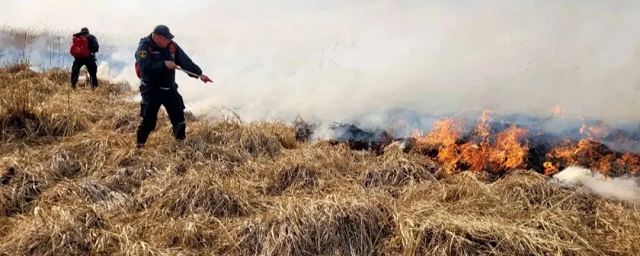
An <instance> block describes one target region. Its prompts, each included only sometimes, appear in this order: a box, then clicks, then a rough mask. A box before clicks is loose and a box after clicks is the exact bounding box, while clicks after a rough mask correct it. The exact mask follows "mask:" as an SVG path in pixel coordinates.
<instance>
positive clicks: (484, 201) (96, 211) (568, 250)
mask: <svg viewBox="0 0 640 256" xmlns="http://www.w3.org/2000/svg"><path fill="white" fill-rule="evenodd" d="M67 77H68V73H66V72H64V71H59V70H58V71H48V72H46V73H44V74H40V73H36V72H32V71H30V70H29V69H28V68H27V66H26V65H24V64H23V65H14V66H9V67H5V68H3V69H0V89H1V90H2V91H3V97H2V99H1V101H0V143H2V147H1V148H0V152H1V154H2V155H1V158H0V175H2V176H1V178H2V179H1V182H2V183H1V185H0V196H1V198H2V200H1V201H0V254H2V253H4V254H6V255H425V254H426V255H637V254H638V253H639V252H640V244H639V243H638V241H640V225H638V223H640V213H638V211H637V209H635V208H634V207H635V206H634V205H629V204H625V203H620V202H616V201H611V200H608V199H604V198H599V197H597V196H594V195H592V194H589V193H586V192H585V191H582V190H580V189H565V188H560V187H557V186H554V185H553V184H551V183H549V182H547V180H546V177H545V176H543V175H539V174H537V173H533V172H529V171H516V172H511V173H510V174H509V175H507V176H506V177H504V178H502V179H499V180H498V181H495V182H490V180H491V178H487V177H486V176H483V173H472V172H462V173H459V174H455V175H448V174H446V173H445V172H443V170H442V169H443V168H442V167H441V166H440V165H439V164H437V163H436V162H434V161H432V160H430V159H429V158H428V157H425V156H424V155H421V154H420V153H418V152H403V151H401V150H393V149H389V150H386V152H385V153H384V154H383V155H380V156H376V154H374V153H370V152H357V151H352V150H350V149H349V148H348V147H347V146H346V145H344V144H338V145H331V143H325V142H320V143H317V144H311V143H308V142H296V138H295V131H294V128H293V127H292V126H290V125H287V124H284V123H282V122H275V123H269V122H260V123H250V124H245V123H242V122H240V121H238V120H235V119H227V120H209V121H208V120H203V119H199V118H192V119H190V121H189V122H188V123H187V127H188V139H187V141H185V142H184V143H181V144H177V143H175V142H174V141H173V139H172V137H171V136H170V129H171V127H170V125H169V122H168V120H167V117H166V114H165V113H164V112H161V113H160V115H159V121H158V128H157V130H156V131H155V132H154V133H153V134H152V135H151V137H150V140H149V143H148V145H147V148H145V149H142V150H138V149H135V148H134V133H135V127H136V125H137V122H138V117H137V113H138V106H137V104H136V103H134V102H129V101H127V100H126V98H127V97H128V96H129V94H128V92H122V91H120V90H119V89H118V88H119V85H114V84H110V83H108V82H107V81H103V83H102V84H101V87H99V88H98V89H97V90H96V91H91V90H88V89H85V88H80V89H78V90H76V91H71V90H70V88H69V87H70V86H69V84H68V79H67Z"/></svg>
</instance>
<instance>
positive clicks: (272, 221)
mask: <svg viewBox="0 0 640 256" xmlns="http://www.w3.org/2000/svg"><path fill="white" fill-rule="evenodd" d="M378 200H380V197H377V196H375V195H368V196H365V195H364V194H360V195H358V196H354V197H351V196H329V197H327V198H322V199H320V198H308V197H296V198H291V197H287V198H282V199H280V200H278V202H275V205H274V206H272V208H271V210H270V212H269V214H264V215H257V216H254V217H253V218H251V219H249V220H246V221H241V222H238V223H235V224H234V225H233V232H234V233H236V236H237V237H238V248H237V249H239V250H240V251H241V252H242V253H243V254H252V255H254V254H259V255H371V254H378V253H379V252H380V250H381V249H382V244H383V242H384V241H385V239H387V238H388V237H389V236H390V235H391V234H392V232H393V227H394V226H393V223H392V222H391V212H390V209H389V208H388V207H387V206H386V205H384V204H380V203H379V202H380V201H378ZM234 253H235V252H234Z"/></svg>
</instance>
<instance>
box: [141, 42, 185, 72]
mask: <svg viewBox="0 0 640 256" xmlns="http://www.w3.org/2000/svg"><path fill="white" fill-rule="evenodd" d="M169 50H170V51H171V55H172V56H173V58H174V59H175V58H176V57H175V55H176V46H175V45H173V44H169ZM151 51H153V49H152V48H151V45H149V52H151ZM135 67H136V75H138V78H140V73H141V71H140V66H138V62H137V61H136V64H135Z"/></svg>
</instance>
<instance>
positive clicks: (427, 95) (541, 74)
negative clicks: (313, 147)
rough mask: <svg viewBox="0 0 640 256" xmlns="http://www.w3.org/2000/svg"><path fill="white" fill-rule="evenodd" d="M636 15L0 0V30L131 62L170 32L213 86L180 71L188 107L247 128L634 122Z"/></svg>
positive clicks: (470, 6)
mask: <svg viewBox="0 0 640 256" xmlns="http://www.w3.org/2000/svg"><path fill="white" fill-rule="evenodd" d="M638 12H640V2H639V1H595V0H587V1H584V0H583V1H579V0H567V1H536V0H522V1H506V0H491V1H490V0H478V1H442V0H427V1H410V0H398V1H388V0H370V1H356V0H351V1H336V0H307V1H297V2H296V1H284V0H270V1H242V0H234V1H207V0H200V1H195V0H194V1H188V2H185V1H175V0H172V1H151V0H139V1H123V0H116V1H110V2H108V3H107V2H103V1H80V0H58V1H56V4H55V5H51V3H50V1H45V0H8V1H7V3H5V5H4V6H3V8H2V9H1V10H0V23H4V24H10V25H20V26H22V25H28V26H46V27H53V28H55V29H60V30H70V31H78V30H79V29H80V28H81V27H85V26H86V27H88V28H89V29H90V31H91V32H92V33H95V34H97V35H98V36H99V37H98V38H99V39H101V38H104V37H103V36H101V35H106V34H108V35H110V36H112V38H113V39H111V40H110V42H109V43H111V44H114V45H117V46H118V49H117V51H116V52H115V53H113V54H112V55H113V56H118V57H117V59H120V60H123V61H125V62H126V63H127V65H132V64H133V61H134V59H133V51H134V49H135V47H136V45H137V43H138V40H139V38H140V37H143V36H145V35H147V34H148V33H149V32H150V31H151V29H152V28H153V27H154V26H155V25H157V24H166V25H168V26H169V27H170V28H171V30H172V31H173V33H174V34H175V35H176V38H175V41H176V42H178V44H180V45H181V46H182V47H183V48H184V49H185V51H186V52H187V53H188V54H189V55H190V56H191V57H192V59H193V60H194V61H195V62H196V63H198V64H199V65H200V66H201V67H202V69H203V70H204V71H205V74H207V75H209V76H210V77H211V78H212V79H213V81H214V83H213V84H203V83H201V82H200V81H199V80H196V79H191V78H188V77H187V76H186V75H184V74H178V75H177V77H178V83H179V84H180V91H181V93H182V94H183V96H184V99H185V101H186V102H187V105H188V107H189V108H192V109H198V110H200V111H215V109H220V108H223V107H226V108H228V109H231V110H234V111H236V112H238V113H239V114H240V116H241V117H242V118H243V119H245V120H248V121H253V120H257V119H262V118H269V119H271V118H285V119H289V120H291V119H293V118H295V117H296V116H298V115H300V116H302V117H304V118H305V119H313V120H319V121H322V122H325V123H326V122H331V121H345V120H350V119H358V120H360V121H363V122H367V123H368V124H370V125H377V124H380V122H384V118H381V117H380V116H377V115H376V114H380V115H382V114H384V113H385V111H386V110H388V109H391V108H408V109H416V110H419V111H424V112H460V111H467V110H473V109H478V108H480V109H482V108H490V109H493V110H494V111H504V112H518V113H523V114H540V115H548V114H549V113H550V111H551V109H552V107H554V106H556V105H560V106H561V107H562V108H563V110H564V111H565V115H566V116H568V117H569V116H583V117H593V118H600V119H603V120H605V121H608V122H615V121H626V120H637V119H638V118H640V112H638V111H636V110H635V109H637V106H638V105H637V104H640V103H636V102H635V101H636V98H637V97H638V92H640V91H638V90H637V89H636V88H635V87H638V86H639V85H638V84H639V82H640V72H638V70H640V58H639V57H640V55H639V54H640V51H639V50H640V48H638V47H639V46H637V45H636V43H635V42H637V41H639V39H640V33H637V31H640V18H638V16H637V13H638ZM61 17H64V18H61ZM64 50H65V51H66V49H64ZM125 72H128V73H127V74H124V75H122V74H120V75H122V77H126V78H128V79H130V80H129V81H131V83H132V84H133V87H134V89H136V88H135V87H137V83H138V82H137V81H136V79H135V74H133V73H131V69H129V68H127V69H125ZM132 75H133V76H132ZM116 76H118V75H116ZM131 77H133V78H131ZM365 112H367V113H376V114H371V115H369V116H364V115H365ZM385 125H387V124H385Z"/></svg>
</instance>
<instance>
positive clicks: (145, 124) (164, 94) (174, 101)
mask: <svg viewBox="0 0 640 256" xmlns="http://www.w3.org/2000/svg"><path fill="white" fill-rule="evenodd" d="M140 92H141V93H140V94H141V96H142V101H141V102H140V117H142V121H141V122H140V125H138V131H137V142H138V144H144V143H146V142H147V138H148V137H149V134H150V133H151V132H152V131H153V130H154V129H155V128H156V122H157V119H158V111H159V110H160V106H164V108H165V110H166V111H167V114H168V115H169V120H170V121H171V125H172V126H173V136H174V137H175V138H176V139H177V140H183V139H185V137H186V134H185V130H186V125H185V119H184V109H185V106H184V101H183V100H182V96H181V95H180V93H178V88H177V87H173V88H145V89H143V88H141V90H140Z"/></svg>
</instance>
